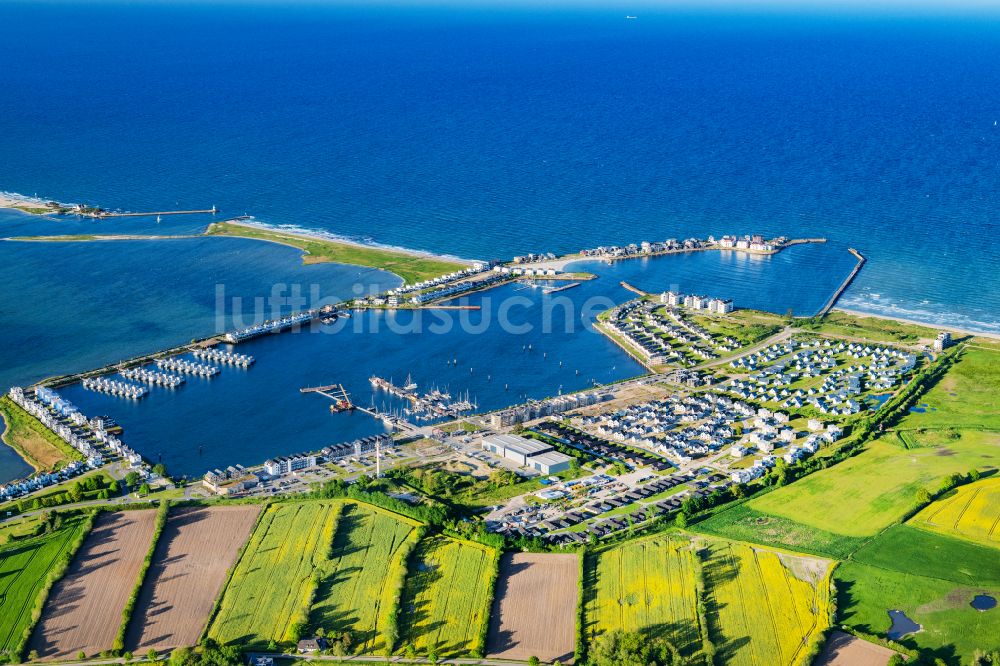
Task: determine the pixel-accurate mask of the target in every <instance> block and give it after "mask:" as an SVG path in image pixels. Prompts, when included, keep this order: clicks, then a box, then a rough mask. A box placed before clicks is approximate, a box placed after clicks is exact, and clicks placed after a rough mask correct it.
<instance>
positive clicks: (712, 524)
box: [691, 481, 865, 559]
mask: <svg viewBox="0 0 1000 666" xmlns="http://www.w3.org/2000/svg"><path fill="white" fill-rule="evenodd" d="M797 483H801V481H798V482H797ZM772 494H773V493H772ZM691 529H692V530H694V531H696V532H700V533H703V534H709V535H712V536H718V537H724V538H727V539H736V540H737V541H747V542H751V543H759V544H764V545H767V546H774V547H775V548H782V549H788V550H794V551H798V552H801V553H812V554H814V555H821V556H823V557H832V558H836V559H846V558H847V557H849V556H850V554H851V553H853V552H854V551H855V550H857V549H858V548H859V547H860V546H861V545H862V544H863V543H864V541H865V539H864V538H861V537H852V536H848V535H844V534H837V533H834V532H830V531H827V530H823V529H820V528H817V527H814V526H812V525H807V524H805V523H802V522H798V521H795V520H792V519H790V518H785V517H784V516H778V515H774V514H767V513H763V512H761V511H756V510H754V509H753V508H751V506H750V503H748V502H744V503H741V504H736V505H734V506H731V507H729V508H726V509H723V510H722V511H719V512H718V513H716V514H714V515H713V516H711V517H710V518H708V519H707V520H703V521H701V522H699V523H697V524H695V525H693V526H692V527H691Z"/></svg>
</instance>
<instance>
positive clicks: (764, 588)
mask: <svg viewBox="0 0 1000 666" xmlns="http://www.w3.org/2000/svg"><path fill="white" fill-rule="evenodd" d="M710 553H711V554H710V556H709V559H708V561H707V562H706V563H705V572H706V577H707V586H708V590H709V604H708V606H709V608H708V614H709V618H708V620H709V621H708V625H709V627H710V631H711V633H712V634H713V639H714V643H715V645H716V648H717V650H718V653H719V655H720V657H721V659H722V661H723V662H724V663H726V664H732V665H735V666H744V665H746V666H771V665H781V664H784V665H789V664H793V663H795V662H796V660H797V658H798V657H799V656H800V655H801V654H802V653H803V652H804V650H805V649H806V648H807V645H808V642H809V640H810V638H811V636H812V635H813V634H814V633H815V632H816V631H817V630H820V629H822V628H823V627H822V626H820V623H822V622H824V618H825V617H826V611H825V609H824V608H822V607H821V606H822V605H823V604H822V603H821V601H820V597H821V595H819V594H818V593H817V590H816V588H815V587H814V586H813V584H811V583H809V582H807V581H804V580H800V579H798V578H796V577H795V576H794V575H792V574H791V572H790V571H788V569H787V568H786V567H785V566H784V564H782V562H781V560H780V559H779V557H778V555H777V554H775V553H773V552H770V551H763V550H756V549H754V548H752V547H750V546H746V545H742V544H735V543H731V544H727V543H722V542H713V543H712V544H711V546H710Z"/></svg>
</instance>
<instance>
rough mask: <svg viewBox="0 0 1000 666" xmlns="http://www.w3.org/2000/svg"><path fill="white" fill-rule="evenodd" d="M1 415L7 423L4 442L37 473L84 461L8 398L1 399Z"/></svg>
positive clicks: (76, 452)
mask: <svg viewBox="0 0 1000 666" xmlns="http://www.w3.org/2000/svg"><path fill="white" fill-rule="evenodd" d="M0 416H2V417H3V419H2V420H3V422H5V423H6V428H5V430H4V432H3V441H4V442H6V443H7V444H8V445H9V446H10V447H11V448H13V449H14V450H15V451H17V452H18V453H19V454H21V457H22V458H24V459H25V461H27V463H28V464H29V465H31V466H32V467H34V468H35V471H51V470H54V469H58V468H60V467H62V466H63V465H64V464H65V463H66V462H69V461H71V460H83V455H81V454H80V452H79V451H77V450H76V449H74V448H73V447H72V446H70V445H69V444H67V443H66V442H64V441H63V440H61V439H60V438H59V437H58V436H57V435H56V434H55V433H54V432H52V431H51V430H49V429H48V428H46V427H45V426H43V425H42V424H41V423H40V422H39V421H38V419H36V418H35V417H33V416H32V415H31V414H29V413H28V412H26V411H24V410H23V409H21V408H20V407H18V406H17V405H15V404H14V402H13V401H12V400H11V399H10V398H9V397H7V396H3V397H2V398H0Z"/></svg>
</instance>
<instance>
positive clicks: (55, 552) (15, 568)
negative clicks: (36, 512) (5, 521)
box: [0, 514, 90, 653]
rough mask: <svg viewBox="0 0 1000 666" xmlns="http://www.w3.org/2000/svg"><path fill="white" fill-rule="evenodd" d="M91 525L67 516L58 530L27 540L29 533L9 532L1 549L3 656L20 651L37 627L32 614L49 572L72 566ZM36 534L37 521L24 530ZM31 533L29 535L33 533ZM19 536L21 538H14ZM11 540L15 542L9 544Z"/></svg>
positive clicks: (80, 516) (0, 647) (83, 518)
mask: <svg viewBox="0 0 1000 666" xmlns="http://www.w3.org/2000/svg"><path fill="white" fill-rule="evenodd" d="M89 524H90V522H89V521H88V520H87V517H86V516H84V515H83V514H74V515H66V516H64V517H63V518H62V524H61V526H60V527H58V528H57V529H55V530H53V531H50V532H48V533H45V534H40V535H39V536H28V535H27V534H25V532H29V530H28V529H24V530H23V531H22V530H20V529H19V530H17V531H16V532H15V531H14V530H9V531H6V533H5V534H4V538H5V540H9V541H8V542H7V543H6V545H4V546H0V653H3V652H4V651H7V650H12V649H13V650H16V649H18V648H20V646H21V644H22V640H23V639H24V638H25V634H26V631H28V630H29V629H30V628H31V627H32V626H33V625H34V619H33V611H34V609H35V608H36V607H40V604H39V603H38V596H39V594H40V593H41V591H42V589H43V587H45V583H46V581H47V580H48V577H49V575H50V572H53V571H57V570H58V568H59V565H60V562H61V563H63V564H64V565H65V564H67V563H68V562H69V559H70V558H71V557H72V556H73V553H74V552H75V551H76V548H77V547H79V545H80V543H81V542H82V540H83V536H84V534H83V533H84V531H85V529H86V527H87V526H88V525H89ZM29 526H30V532H34V531H35V529H36V528H39V529H40V528H41V525H40V524H39V521H38V519H30V520H29V521H27V522H26V524H25V525H24V526H23V527H25V528H28V527H29ZM30 532H29V533H30ZM14 535H17V536H18V537H20V538H13V539H12V537H14ZM10 539H12V540H10Z"/></svg>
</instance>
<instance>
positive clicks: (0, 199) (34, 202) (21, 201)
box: [0, 192, 48, 212]
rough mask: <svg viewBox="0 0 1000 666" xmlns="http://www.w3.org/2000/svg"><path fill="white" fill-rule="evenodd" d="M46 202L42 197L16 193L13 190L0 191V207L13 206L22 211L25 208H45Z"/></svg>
mask: <svg viewBox="0 0 1000 666" xmlns="http://www.w3.org/2000/svg"><path fill="white" fill-rule="evenodd" d="M47 203H48V202H47V201H45V200H44V199H36V198H34V197H26V196H24V195H22V194H16V193H14V192H0V208H14V209H17V210H21V211H24V212H31V211H26V210H25V209H26V208H47V207H48V206H47V205H46V204H47Z"/></svg>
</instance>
